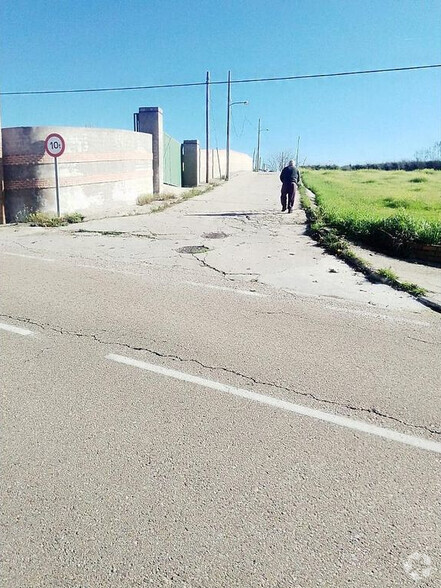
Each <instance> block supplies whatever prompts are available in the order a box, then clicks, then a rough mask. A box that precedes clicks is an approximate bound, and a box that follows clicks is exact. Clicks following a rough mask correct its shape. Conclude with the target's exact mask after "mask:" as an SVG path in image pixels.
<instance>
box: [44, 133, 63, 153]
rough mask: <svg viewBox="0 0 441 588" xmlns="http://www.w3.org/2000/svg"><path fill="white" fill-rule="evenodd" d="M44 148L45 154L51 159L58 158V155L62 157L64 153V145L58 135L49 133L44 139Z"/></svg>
mask: <svg viewBox="0 0 441 588" xmlns="http://www.w3.org/2000/svg"><path fill="white" fill-rule="evenodd" d="M44 148H45V150H46V153H47V154H48V155H50V156H51V157H60V155H63V153H64V150H65V148H66V144H65V142H64V139H63V137H62V136H61V135H59V134H58V133H51V134H50V135H48V136H47V137H46V141H45V142H44Z"/></svg>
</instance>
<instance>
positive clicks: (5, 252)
mask: <svg viewBox="0 0 441 588" xmlns="http://www.w3.org/2000/svg"><path fill="white" fill-rule="evenodd" d="M4 254H5V255H12V256H14V257H25V258H26V259H37V260H38V261H55V259H50V258H49V257H39V256H38V255H25V254H24V253H9V251H4Z"/></svg>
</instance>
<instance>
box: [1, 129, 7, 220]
mask: <svg viewBox="0 0 441 588" xmlns="http://www.w3.org/2000/svg"><path fill="white" fill-rule="evenodd" d="M3 188H4V186H3V141H2V121H1V118H0V224H2V225H3V224H4V223H5V222H6V217H5V202H4V190H3Z"/></svg>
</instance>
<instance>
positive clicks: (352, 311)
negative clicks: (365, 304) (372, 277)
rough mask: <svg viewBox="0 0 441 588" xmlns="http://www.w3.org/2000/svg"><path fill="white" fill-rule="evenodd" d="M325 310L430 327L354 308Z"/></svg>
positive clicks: (413, 321) (330, 307) (427, 324)
mask: <svg viewBox="0 0 441 588" xmlns="http://www.w3.org/2000/svg"><path fill="white" fill-rule="evenodd" d="M325 308H327V309H329V310H336V311H337V312H346V313H349V314H356V315H358V316H365V317H368V318H372V319H384V320H387V321H390V322H392V323H405V324H409V325H418V326H421V327H430V326H431V325H430V323H426V322H424V321H415V320H413V319H405V318H401V317H394V316H388V315H387V314H377V313H373V312H368V311H366V310H357V309H355V308H343V307H340V306H332V305H330V304H329V305H327V306H325Z"/></svg>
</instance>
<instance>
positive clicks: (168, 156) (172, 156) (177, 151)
mask: <svg viewBox="0 0 441 588" xmlns="http://www.w3.org/2000/svg"><path fill="white" fill-rule="evenodd" d="M164 184H170V185H171V186H181V185H182V165H181V144H180V143H178V141H176V139H173V137H170V135H167V133H164Z"/></svg>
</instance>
